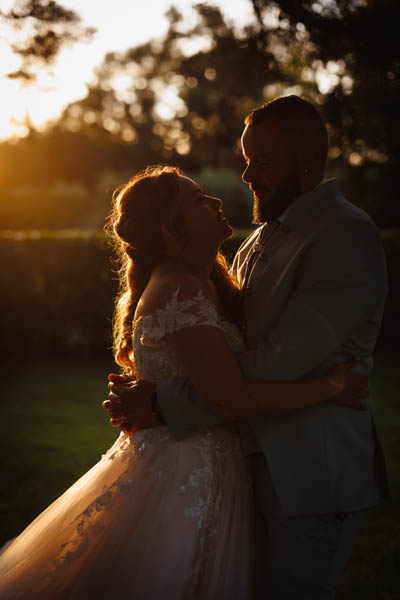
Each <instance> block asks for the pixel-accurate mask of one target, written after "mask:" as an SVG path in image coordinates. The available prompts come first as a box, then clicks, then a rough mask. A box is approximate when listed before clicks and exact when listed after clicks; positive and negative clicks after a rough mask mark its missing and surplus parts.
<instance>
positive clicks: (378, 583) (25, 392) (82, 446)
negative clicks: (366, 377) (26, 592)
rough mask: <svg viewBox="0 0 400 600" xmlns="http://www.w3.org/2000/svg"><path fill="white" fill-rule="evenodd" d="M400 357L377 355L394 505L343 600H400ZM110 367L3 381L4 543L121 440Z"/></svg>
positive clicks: (375, 513)
mask: <svg viewBox="0 0 400 600" xmlns="http://www.w3.org/2000/svg"><path fill="white" fill-rule="evenodd" d="M399 359H400V356H399V355H393V354H383V353H380V354H378V355H377V360H376V367H375V370H374V377H373V387H374V391H375V396H376V414H377V421H378V426H379V430H380V433H381V438H382V441H383V444H384V447H385V452H386V455H387V459H388V467H389V476H390V480H391V483H392V492H393V499H394V502H393V504H390V505H383V506H381V507H379V508H376V509H374V510H371V511H369V513H368V515H367V518H366V520H365V523H364V526H363V530H362V535H361V537H360V540H359V543H358V546H357V548H356V552H355V555H354V557H353V559H352V561H351V563H350V564H349V566H348V568H347V570H346V572H345V575H344V578H343V580H342V583H341V585H340V588H339V591H338V595H337V598H338V599H339V600H350V599H352V600H358V599H361V598H362V599H363V600H394V599H400V577H399V572H400V508H399V505H400V446H399V444H398V438H399V433H398V432H399V428H400V406H399V404H398V396H399V390H400V369H399V366H400V360H399ZM112 370H113V363H112V362H111V363H107V362H106V361H93V362H91V361H80V362H78V361H76V362H74V361H72V362H71V361H69V362H53V363H51V362H38V363H37V364H34V365H22V364H21V366H20V368H18V369H15V370H14V369H6V372H5V373H4V374H3V378H2V387H3V389H2V413H1V416H2V419H1V425H2V431H1V432H0V436H1V437H0V440H1V455H0V456H1V459H0V461H1V473H2V477H1V480H0V481H1V483H0V485H1V493H0V513H1V515H2V519H1V524H0V543H1V542H4V541H6V540H7V539H9V538H11V537H13V536H14V535H16V534H18V533H19V532H20V531H21V530H22V529H23V528H24V527H25V526H26V525H27V524H28V523H29V522H30V521H31V520H32V519H33V518H34V517H35V516H36V515H37V514H38V513H39V512H40V511H41V510H43V509H44V508H45V507H46V506H48V504H49V503H50V502H52V501H53V500H54V499H55V498H57V497H58V496H59V495H60V494H61V493H62V492H63V491H64V490H65V489H66V488H67V487H68V486H69V485H70V484H71V483H73V482H74V481H75V480H76V479H77V478H78V477H79V476H80V475H81V474H83V473H84V472H85V471H86V470H87V469H88V468H89V467H90V466H92V465H93V464H94V463H95V462H96V461H97V460H98V459H99V457H100V455H101V454H102V453H103V452H104V451H105V450H106V449H107V448H108V447H109V446H110V445H111V444H112V442H113V441H114V440H115V438H116V437H117V435H118V432H117V431H116V430H114V429H112V428H111V427H110V426H109V425H108V422H107V420H106V418H105V414H104V411H103V409H102V408H101V402H102V400H103V399H105V398H106V395H107V385H106V374H107V373H109V372H110V371H112Z"/></svg>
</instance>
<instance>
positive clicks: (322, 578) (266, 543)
mask: <svg viewBox="0 0 400 600" xmlns="http://www.w3.org/2000/svg"><path fill="white" fill-rule="evenodd" d="M247 459H248V463H249V467H250V472H251V474H252V479H253V485H254V496H255V504H256V512H257V516H256V543H257V552H256V555H257V565H256V571H257V577H256V582H255V588H256V593H255V597H256V599H257V600H328V599H330V600H331V599H332V598H334V594H335V588H336V585H337V582H338V580H339V578H340V576H341V574H342V572H343V569H344V567H345V565H346V563H347V562H348V560H349V558H350V556H351V554H352V552H353V549H354V545H355V543H356V540H357V537H358V534H359V531H360V525H361V520H362V512H361V511H360V512H351V513H336V514H324V515H295V516H288V515H282V514H281V513H280V511H279V505H278V501H277V498H276V495H275V493H274V489H273V485H272V481H271V478H270V474H269V469H268V465H267V462H266V460H265V458H264V456H263V455H262V454H261V453H257V454H252V455H250V456H248V457H247Z"/></svg>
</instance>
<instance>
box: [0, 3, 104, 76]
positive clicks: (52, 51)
mask: <svg viewBox="0 0 400 600" xmlns="http://www.w3.org/2000/svg"><path fill="white" fill-rule="evenodd" d="M0 19H1V21H2V22H3V23H6V24H7V25H8V26H9V27H10V28H11V30H12V31H11V33H12V36H13V38H14V39H15V40H16V41H15V42H14V43H10V46H11V48H12V50H13V52H14V53H15V54H17V55H18V56H19V57H20V58H21V66H20V68H19V69H17V70H16V71H14V72H12V73H8V75H7V77H10V78H13V79H23V80H26V81H34V80H35V78H36V72H37V70H38V69H39V68H41V67H42V66H43V64H51V63H52V62H53V61H54V60H55V58H56V57H57V56H58V53H59V51H60V49H61V48H62V47H63V46H64V45H66V44H71V43H73V42H76V41H78V40H80V41H81V40H83V39H86V40H87V39H89V38H90V37H91V35H92V34H93V33H94V29H91V28H87V27H86V28H85V27H82V26H81V25H80V22H79V21H80V19H79V17H78V15H77V14H76V13H75V12H73V11H72V10H67V9H66V8H64V7H62V6H61V5H60V4H58V3H57V2H55V1H54V0H49V1H47V0H24V2H22V3H20V5H19V6H18V5H17V7H16V8H15V9H13V10H11V11H9V12H8V13H5V12H3V11H0Z"/></svg>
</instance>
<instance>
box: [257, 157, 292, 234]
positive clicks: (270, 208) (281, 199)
mask: <svg viewBox="0 0 400 600" xmlns="http://www.w3.org/2000/svg"><path fill="white" fill-rule="evenodd" d="M300 194H301V184H300V177H299V172H298V169H297V168H293V170H292V171H291V172H290V173H289V174H288V176H287V177H286V179H284V180H283V181H282V183H281V184H280V186H279V187H278V188H277V189H276V191H275V193H274V195H273V196H272V197H271V198H269V199H268V200H266V201H265V202H263V197H262V195H261V196H257V195H256V194H254V203H253V223H254V224H256V225H260V224H261V223H265V222H266V221H274V220H275V219H277V218H278V217H280V216H281V214H282V213H284V212H285V210H286V209H287V207H288V206H289V205H290V204H291V203H292V202H293V200H294V199H295V198H296V197H297V196H299V195H300Z"/></svg>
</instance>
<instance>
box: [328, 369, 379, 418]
mask: <svg viewBox="0 0 400 600" xmlns="http://www.w3.org/2000/svg"><path fill="white" fill-rule="evenodd" d="M358 362H359V359H358V358H353V359H351V360H349V361H347V362H344V363H340V364H339V365H335V366H334V367H332V368H331V369H330V370H329V372H328V374H327V376H328V378H329V380H330V382H331V384H332V386H333V388H334V389H335V390H336V393H335V395H334V396H333V397H332V398H331V399H330V402H331V403H333V404H339V405H340V406H348V407H349V408H354V409H356V410H366V406H365V403H364V402H363V401H362V400H363V398H368V396H369V395H370V393H371V391H370V389H369V383H368V375H365V374H359V373H352V372H351V369H352V368H353V367H355V366H356V365H357V364H358Z"/></svg>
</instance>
